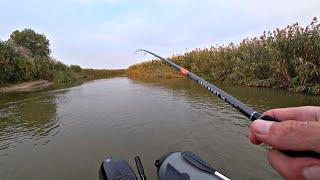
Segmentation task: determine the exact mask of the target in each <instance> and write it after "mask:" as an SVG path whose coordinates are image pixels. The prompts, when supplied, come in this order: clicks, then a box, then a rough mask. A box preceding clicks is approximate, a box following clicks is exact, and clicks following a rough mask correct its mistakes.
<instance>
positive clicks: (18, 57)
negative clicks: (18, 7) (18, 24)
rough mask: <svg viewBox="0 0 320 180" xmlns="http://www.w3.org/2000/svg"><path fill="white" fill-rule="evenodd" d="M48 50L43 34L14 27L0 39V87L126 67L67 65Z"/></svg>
mask: <svg viewBox="0 0 320 180" xmlns="http://www.w3.org/2000/svg"><path fill="white" fill-rule="evenodd" d="M50 52H51V51H50V47H49V40H48V39H47V38H46V36H45V35H43V34H39V33H36V32H35V31H33V30H32V29H24V30H22V31H19V30H17V31H14V32H13V33H12V34H11V35H10V38H9V39H8V40H7V41H2V40H0V87H4V86H8V85H12V84H18V83H22V82H29V81H35V82H37V80H47V81H49V82H54V83H66V82H72V81H77V80H91V79H99V78H106V77H111V76H118V75H122V74H125V70H97V69H82V68H81V67H80V66H78V65H70V66H69V65H66V64H64V63H62V62H60V61H57V60H55V59H53V58H52V57H51V56H50ZM44 82H45V81H44ZM29 84H33V83H29ZM45 84H46V83H45ZM51 84H52V83H51ZM23 85H24V84H23Z"/></svg>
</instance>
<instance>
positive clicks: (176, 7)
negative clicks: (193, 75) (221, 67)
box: [0, 0, 320, 69]
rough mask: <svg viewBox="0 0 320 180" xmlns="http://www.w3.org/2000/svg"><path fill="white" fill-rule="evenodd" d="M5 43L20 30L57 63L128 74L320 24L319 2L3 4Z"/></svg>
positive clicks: (35, 0)
mask: <svg viewBox="0 0 320 180" xmlns="http://www.w3.org/2000/svg"><path fill="white" fill-rule="evenodd" d="M0 5H1V7H0V8H1V9H0V39H1V40H7V39H8V37H9V35H10V33H11V32H12V31H13V30H16V29H20V30H21V29H24V28H32V29H34V30H35V31H37V32H39V33H43V34H45V35H46V36H47V37H48V38H49V40H50V44H51V49H52V56H53V57H54V58H55V59H57V60H60V61H63V62H64V63H66V64H78V65H81V66H82V67H86V68H108V69H110V68H112V69H114V68H127V67H128V66H129V65H132V64H134V63H137V62H140V61H142V60H144V59H148V58H150V56H149V57H148V56H141V55H139V56H133V54H134V51H135V50H137V49H140V48H144V49H148V50H151V51H154V52H156V53H159V54H160V55H163V56H170V55H173V54H181V53H183V52H185V51H186V50H191V49H194V48H197V47H198V48H203V47H208V46H210V45H216V44H229V43H230V42H235V43H238V42H239V41H241V40H242V39H243V38H246V37H254V36H258V35H260V34H261V33H262V32H263V31H264V30H273V29H275V28H277V27H285V26H286V25H289V24H292V23H294V22H299V23H300V24H301V25H304V26H305V25H307V24H309V23H310V22H311V20H312V18H313V17H315V16H316V17H318V18H319V17H320V10H319V9H320V1H319V0H300V1H297V0H269V1H267V0H193V1H191V0H172V1H170V0H135V1H133V0H69V1H68V0H23V1H21V0H0Z"/></svg>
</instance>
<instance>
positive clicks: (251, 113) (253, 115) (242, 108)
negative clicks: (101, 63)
mask: <svg viewBox="0 0 320 180" xmlns="http://www.w3.org/2000/svg"><path fill="white" fill-rule="evenodd" d="M138 51H142V52H146V53H149V54H151V55H153V56H155V57H157V58H159V59H161V60H162V61H164V62H165V63H167V64H168V65H170V66H171V67H173V68H174V69H175V70H177V71H179V72H180V73H181V74H183V75H185V76H187V77H189V78H190V79H192V80H194V81H195V82H197V83H199V84H200V85H202V86H203V87H205V88H206V89H207V90H209V91H210V92H212V93H213V94H215V95H216V96H218V97H219V98H220V99H222V100H224V101H225V102H227V103H228V104H230V105H231V106H232V107H234V108H235V109H237V110H238V111H239V112H241V113H242V114H243V115H245V116H246V117H247V118H249V119H250V120H251V121H254V120H257V119H262V120H266V121H274V122H280V121H279V120H277V119H275V118H273V117H271V116H268V115H263V114H262V113H259V112H257V111H255V110H253V109H252V108H250V107H249V106H247V105H245V104H244V103H243V102H241V101H239V100H238V99H236V98H234V97H233V96H231V95H230V94H228V93H226V92H224V91H223V90H221V89H219V88H218V87H216V86H214V85H213V84H211V83H209V82H207V81H205V80H204V79H202V78H200V77H199V76H197V75H195V74H193V73H192V72H190V71H188V70H186V69H185V68H183V67H181V66H179V65H177V64H175V63H173V62H172V61H170V60H169V59H165V58H163V57H161V56H159V55H157V54H155V53H153V52H150V51H147V50H144V49H139V50H137V51H136V52H138ZM281 152H283V153H284V154H286V155H288V156H291V157H315V158H318V159H320V154H318V153H316V152H313V151H281Z"/></svg>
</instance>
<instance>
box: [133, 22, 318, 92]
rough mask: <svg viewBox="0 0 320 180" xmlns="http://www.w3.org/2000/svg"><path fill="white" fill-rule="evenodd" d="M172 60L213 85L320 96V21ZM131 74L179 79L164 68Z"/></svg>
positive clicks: (146, 66) (141, 68) (152, 66)
mask: <svg viewBox="0 0 320 180" xmlns="http://www.w3.org/2000/svg"><path fill="white" fill-rule="evenodd" d="M171 59H172V60H173V61H175V62H176V63H177V64H179V65H181V66H183V67H185V68H187V69H189V70H190V71H192V72H194V73H196V74H198V75H200V76H202V77H203V78H205V79H207V80H212V81H221V82H232V83H235V84H241V85H247V86H257V87H277V88H284V89H287V90H291V91H295V92H307V93H312V94H320V24H319V22H318V20H317V19H316V18H314V19H313V20H312V22H311V23H310V25H308V26H306V27H301V26H299V24H298V23H296V24H293V25H290V26H287V27H286V28H283V29H276V30H274V31H265V32H264V33H263V34H262V35H261V36H260V37H255V38H251V39H249V38H247V39H245V40H243V41H242V42H241V43H240V44H233V43H231V44H229V45H228V46H217V47H215V46H212V47H210V48H205V49H195V50H193V51H190V52H187V53H185V54H183V55H179V56H173V57H171ZM127 74H128V75H129V76H145V77H146V76H158V77H177V74H176V72H174V71H172V70H171V69H170V68H169V67H167V66H166V65H164V64H163V63H162V62H156V63H151V62H145V63H141V64H137V65H133V66H131V67H129V69H128V72H127ZM178 77H179V76H178Z"/></svg>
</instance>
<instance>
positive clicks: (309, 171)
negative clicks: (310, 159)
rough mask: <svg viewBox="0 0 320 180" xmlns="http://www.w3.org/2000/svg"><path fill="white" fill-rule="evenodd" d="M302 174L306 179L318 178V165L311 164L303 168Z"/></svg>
mask: <svg viewBox="0 0 320 180" xmlns="http://www.w3.org/2000/svg"><path fill="white" fill-rule="evenodd" d="M303 176H304V178H305V179H306V180H316V179H320V166H311V167H307V168H304V169H303Z"/></svg>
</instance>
